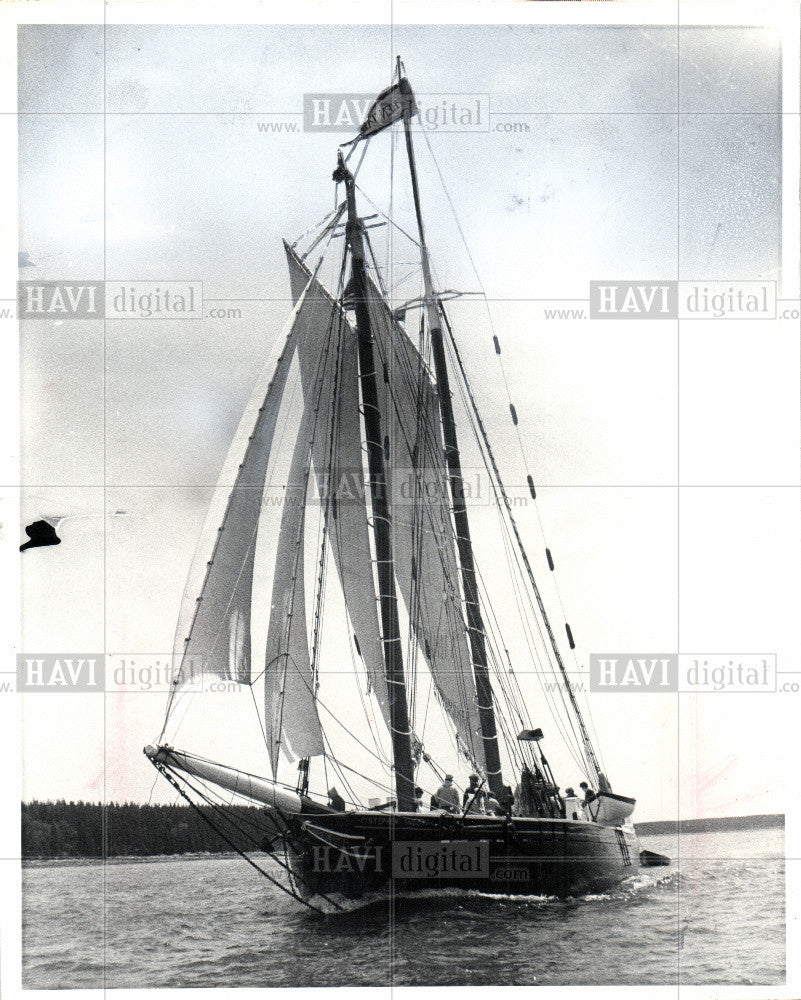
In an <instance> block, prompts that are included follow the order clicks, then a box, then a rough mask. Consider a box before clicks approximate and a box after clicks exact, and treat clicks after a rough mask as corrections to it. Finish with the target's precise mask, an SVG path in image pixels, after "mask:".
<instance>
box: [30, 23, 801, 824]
mask: <svg viewBox="0 0 801 1000" xmlns="http://www.w3.org/2000/svg"><path fill="white" fill-rule="evenodd" d="M19 39H20V45H19V110H20V118H19V123H20V126H19V127H20V133H19V150H20V176H19V190H20V250H22V251H25V252H27V253H28V254H29V255H30V258H31V260H32V261H34V263H35V264H36V271H35V277H37V278H41V279H43V280H57V279H58V280H61V279H64V280H80V279H89V278H100V277H102V276H103V275H104V274H105V276H106V277H107V278H109V279H113V280H115V281H116V280H119V281H120V282H124V281H127V280H132V279H139V280H153V281H166V280H179V279H182V280H196V281H202V282H203V291H204V297H205V299H206V302H207V305H209V304H210V302H211V300H213V299H215V298H216V299H221V300H229V301H227V303H226V304H228V305H235V306H237V307H239V308H241V311H242V315H241V317H240V318H237V319H229V320H220V319H213V318H211V317H210V316H208V315H207V316H206V317H205V318H204V319H202V320H163V319H160V320H154V321H150V322H147V321H134V320H109V321H108V322H107V323H106V324H105V325H104V324H102V323H100V322H98V321H92V320H83V321H82V320H63V321H57V322H52V323H51V322H49V321H46V322H45V321H32V320H29V321H24V322H23V323H22V324H21V347H20V355H21V367H22V373H21V400H22V452H23V454H22V483H23V494H22V514H23V524H25V523H28V522H29V521H30V520H32V519H34V518H37V517H41V516H43V515H48V514H61V515H64V514H82V515H93V516H85V517H80V518H76V519H75V520H72V521H69V522H66V523H65V524H64V525H63V544H62V545H61V546H59V547H57V548H54V549H38V550H32V551H30V552H27V553H25V554H24V560H23V595H22V600H23V621H22V649H23V650H24V651H30V652H32V651H36V652H66V651H76V650H83V651H89V650H94V651H99V650H103V649H104V648H105V649H106V650H107V651H108V652H109V653H115V654H119V655H124V656H131V657H137V658H139V659H138V662H142V660H141V658H144V659H145V660H148V661H149V662H152V661H154V660H155V658H157V657H161V658H162V659H163V658H164V657H166V655H167V654H168V653H169V651H170V650H171V648H172V641H173V632H174V628H175V620H176V617H177V613H178V607H179V603H180V599H181V594H182V590H183V585H184V581H185V578H186V573H187V570H188V567H189V562H190V560H191V557H192V553H193V550H194V546H195V544H196V541H197V536H198V534H199V531H200V527H201V525H202V522H203V518H204V515H205V509H206V507H207V505H208V502H209V499H210V496H211V491H212V489H213V487H214V484H215V483H216V481H217V477H218V474H219V470H220V468H221V466H222V462H223V459H224V456H225V453H226V450H227V447H228V444H229V443H230V440H231V438H232V436H233V433H234V431H235V429H236V426H237V423H238V420H239V416H240V414H241V411H242V409H243V407H244V404H245V402H246V400H247V398H248V396H249V393H250V390H251V388H252V385H253V381H254V378H255V376H256V373H257V372H258V371H259V370H260V368H261V366H262V364H263V363H264V360H265V359H266V357H267V356H268V354H269V352H270V349H271V347H272V343H273V341H274V339H275V338H276V336H277V335H278V333H279V331H280V329H281V327H282V326H283V323H284V321H285V319H286V316H287V314H288V312H289V308H290V302H289V286H288V277H287V273H286V266H285V262H284V259H283V249H282V245H281V239H282V237H285V236H286V237H288V238H290V239H294V238H296V237H297V236H299V235H300V234H301V233H303V232H304V231H305V230H306V229H308V228H309V226H311V225H312V224H313V223H314V222H316V221H317V220H318V219H320V218H321V217H322V216H323V215H324V214H325V213H326V212H328V211H329V210H330V209H331V207H332V198H333V191H332V184H331V181H330V175H331V170H332V168H333V166H334V163H335V153H336V146H337V143H339V142H341V141H343V140H344V139H345V138H347V136H339V135H336V134H330V133H311V132H304V131H302V130H301V128H302V126H301V123H302V115H301V110H302V105H303V94H304V93H307V92H309V93H315V92H321V91H326V92H327V91H329V90H332V89H336V90H337V91H343V92H344V91H348V92H356V93H365V94H368V93H377V92H378V91H379V90H380V89H382V88H383V87H384V86H386V84H387V83H388V82H389V78H390V75H391V72H392V66H393V61H394V54H395V53H396V52H400V53H401V54H402V56H403V59H404V62H405V65H406V68H407V72H408V75H409V77H410V80H411V82H412V85H413V86H414V87H415V89H416V90H417V91H418V93H420V94H424V95H434V96H437V95H445V94H449V95H453V94H458V95H487V96H488V101H489V108H490V110H491V117H490V118H489V121H490V123H491V128H490V130H488V131H480V132H478V131H476V132H472V131H471V132H458V133H453V132H446V131H444V130H440V131H437V132H435V133H430V134H429V135H428V137H427V138H428V140H429V141H430V144H431V148H432V149H433V151H434V155H435V157H436V164H437V165H438V167H437V166H435V164H434V162H433V161H432V159H431V156H430V153H429V149H428V144H427V143H426V141H425V138H424V137H422V136H420V137H418V140H417V149H418V157H419V161H420V179H421V188H422V192H423V200H424V208H425V214H426V226H427V235H428V238H429V243H430V249H431V253H432V258H433V261H434V264H435V268H436V273H437V278H438V282H439V284H440V287H442V288H457V289H460V290H463V291H476V290H478V289H479V288H483V289H484V290H485V292H486V295H487V299H488V301H489V306H490V309H489V312H488V311H487V308H486V305H485V304H484V302H483V301H481V300H478V299H463V300H461V301H459V302H458V303H456V304H454V306H453V308H452V316H453V319H454V322H455V324H456V327H457V336H458V338H459V343H460V346H461V347H462V351H463V354H464V357H465V363H466V366H467V370H468V375H469V376H470V378H471V381H472V384H473V388H474V390H475V392H476V397H477V401H478V405H479V407H480V409H481V411H482V413H483V414H484V417H485V419H486V422H487V425H488V429H489V432H490V435H491V437H492V439H493V441H494V443H495V446H496V450H497V454H498V457H499V460H500V463H501V466H502V471H503V474H504V477H505V479H506V481H507V482H508V483H509V484H510V485H511V486H512V488H513V492H514V491H515V490H516V492H517V494H519V495H522V494H523V493H524V491H523V490H521V489H519V487H520V486H521V484H525V477H526V475H527V474H529V473H530V474H531V475H532V477H533V479H534V481H535V482H536V483H537V486H538V507H537V511H538V514H539V519H538V517H537V513H535V511H534V509H533V505H527V506H525V507H521V513H519V516H518V521H519V522H520V525H521V531H522V533H523V535H524V538H525V540H526V542H527V544H528V545H529V547H530V549H531V552H532V554H533V559H534V562H535V573H537V575H538V577H542V578H543V580H544V584H543V586H544V589H545V591H546V595H545V596H546V599H547V600H548V601H549V602H550V605H549V607H551V608H557V609H558V607H559V606H558V602H557V595H556V594H555V592H554V591H553V579H552V577H551V575H550V574H549V573H548V571H547V569H546V568H545V561H544V548H545V544H547V545H548V546H549V547H550V549H551V550H552V552H553V553H554V555H555V558H556V561H557V571H558V572H557V577H558V584H559V592H560V594H561V599H562V601H563V603H564V605H565V608H566V610H567V615H568V620H569V621H570V622H571V625H572V627H573V630H574V633H575V635H576V638H577V644H578V650H577V653H578V656H579V662H580V664H582V665H583V666H585V667H586V665H587V662H588V658H589V655H590V653H597V652H606V651H610V650H619V651H623V650H628V651H632V652H634V651H639V652H643V651H653V652H654V653H657V652H670V651H675V650H679V651H682V652H715V651H719V652H724V651H728V652H737V651H740V652H743V653H746V652H748V653H751V652H755V651H764V652H768V653H776V654H777V657H778V662H779V664H780V666H782V665H784V666H785V668H786V669H794V668H795V669H797V664H798V662H799V660H798V651H799V647H800V646H801V643H800V642H799V638H800V637H799V622H798V616H797V607H798V603H799V596H801V579H800V577H799V566H801V560H799V559H798V555H799V552H798V546H799V530H798V529H799V523H798V522H799V516H798V510H797V502H796V489H797V486H798V475H799V472H798V462H797V455H798V447H799V440H798V411H799V386H798V380H797V371H798V340H797V336H793V335H790V334H789V333H788V327H787V326H786V325H783V324H781V323H778V322H773V321H761V322H760V321H751V322H720V323H715V322H711V321H699V322H695V323H693V322H682V323H681V324H680V326H678V325H677V324H675V323H672V322H664V321H663V322H653V321H644V322H637V321H631V320H627V321H624V322H619V323H614V322H605V323H601V322H589V321H580V320H579V321H576V320H573V321H571V320H558V319H551V320H549V319H547V317H546V315H545V312H544V310H545V308H547V307H549V306H552V305H556V306H568V305H578V306H580V305H581V303H580V302H576V303H569V302H547V301H543V300H546V299H584V298H586V296H587V294H588V293H587V289H588V285H589V281H590V280H594V279H601V278H604V279H606V278H636V279H651V278H653V279H662V280H667V279H673V278H676V277H679V278H682V279H686V280H691V279H692V280H699V281H713V280H724V281H730V280H758V279H767V280H774V281H779V282H780V283H781V285H780V287H781V289H782V290H781V291H780V293H779V294H780V295H785V296H787V297H791V296H797V295H798V278H797V273H796V271H795V267H794V266H793V267H787V266H786V264H787V262H783V261H782V259H781V251H780V248H781V195H782V163H781V150H782V145H781V139H782V131H781V128H782V127H781V118H780V116H779V115H778V114H777V111H778V110H779V108H780V99H781V94H780V68H781V63H780V44H779V40H778V38H777V37H776V35H775V34H774V33H773V32H772V31H771V30H768V29H707V28H687V29H682V34H681V44H680V47H679V50H678V58H677V38H676V30H675V29H671V28H658V27H633V28H614V27H596V28H578V27H549V26H540V27H531V28H528V27H520V26H517V27H507V26H490V27H487V26H480V27H479V26H450V27H443V26H436V27H413V26H411V27H404V26H395V27H394V29H393V34H392V36H390V32H389V30H388V29H386V28H381V27H378V26H375V27H358V26H357V27H341V26H334V27H331V26H327V27H325V28H321V27H316V26H281V27H275V26H274V27H269V26H268V27H264V26H252V27H225V28H221V27H177V28H176V27H152V26H144V27H132V26H122V27H119V26H117V27H109V28H108V29H107V35H106V40H105V47H104V43H103V33H102V29H100V28H98V27H93V26H83V27H82V26H74V27H64V26H25V27H24V28H22V29H21V30H20V36H19ZM104 59H105V73H104ZM104 79H105V93H104ZM104 107H105V111H106V113H105V117H104V115H103V109H104ZM677 112H678V113H677ZM259 123H262V124H263V123H272V124H278V123H284V124H285V125H287V126H291V125H292V124H293V123H295V127H296V129H298V130H297V131H296V130H293V129H291V128H287V129H285V130H282V131H265V130H264V129H263V128H262V129H260V128H259ZM504 123H511V124H512V125H513V126H514V127H515V128H516V130H515V131H499V130H498V126H499V125H503V124H504ZM523 126H525V128H523ZM398 149H400V147H398ZM391 150H392V140H391V137H390V136H389V135H382V136H379V137H378V138H377V139H376V140H375V143H374V144H373V146H371V149H370V153H369V154H368V159H367V160H366V161H365V166H364V168H363V173H362V174H361V175H360V182H361V184H362V186H363V187H364V189H365V190H366V191H368V192H369V193H371V196H373V197H375V199H376V200H378V201H382V199H383V203H384V205H386V195H387V190H388V182H387V178H388V176H389V166H390V162H391V159H390V158H391ZM440 171H441V175H442V179H443V180H444V183H445V187H446V189H447V192H448V195H449V197H450V199H451V200H452V202H453V205H455V206H456V212H457V215H458V223H457V220H456V219H455V218H454V215H453V213H452V211H451V207H450V204H449V201H448V197H447V196H446V195H445V194H444V192H443V188H442V186H441V183H440V174H439V172H440ZM406 193H407V191H406V187H405V184H404V182H403V181H402V180H401V179H399V180H398V184H397V190H396V194H397V199H398V204H393V207H394V209H395V210H396V212H397V213H398V218H399V219H401V220H402V222H404V224H406V226H407V228H408V227H409V226H411V225H412V216H411V214H410V210H409V206H408V204H406V205H404V204H402V202H403V200H404V198H405V195H406ZM462 235H463V236H464V241H463V240H462ZM783 264H784V265H785V266H784V268H783ZM31 271H32V269H26V272H25V273H24V274H21V277H23V278H25V279H28V280H30V278H31ZM254 300H258V301H254ZM493 334H495V335H497V336H498V337H499V339H500V341H501V342H502V346H503V354H502V356H501V360H502V362H503V365H504V369H503V372H501V369H500V368H499V365H498V358H497V356H496V354H495V352H494V349H493V344H492V336H493ZM504 376H505V379H506V384H505V383H504ZM507 385H508V389H507ZM509 400H512V401H513V402H514V403H515V406H516V408H517V410H518V413H519V414H520V418H521V436H520V439H519V440H518V438H517V437H516V436H515V435H513V434H512V433H511V431H512V428H511V425H510V421H509V416H508V402H509ZM104 509H105V510H106V512H108V513H112V512H114V511H116V510H124V511H126V512H127V515H126V516H124V517H114V518H108V519H107V520H106V521H105V531H104V521H103V516H102V512H103V510H104ZM486 516H487V514H486V512H484V511H476V513H475V518H476V523H477V528H476V532H475V533H476V535H477V536H478V541H477V551H478V557H479V560H480V561H481V565H483V566H484V567H486V569H487V573H488V575H489V577H490V578H493V573H494V568H493V567H494V563H495V562H496V561H497V560H496V555H497V554H496V553H495V552H493V550H492V546H491V545H489V544H486V542H485V544H484V548H483V551H482V539H485V540H486V539H489V538H490V537H491V535H490V533H489V532H488V531H487V532H485V531H484V521H483V520H482V518H485V517H486ZM540 520H541V522H542V525H543V526H544V530H545V540H546V541H545V543H544V542H543V537H542V535H541V534H540V528H539V523H540ZM494 582H495V585H496V586H497V588H498V589H497V593H498V600H499V603H501V604H502V603H504V601H507V602H508V601H509V600H510V596H509V594H508V593H504V591H503V586H504V584H503V582H502V580H501V579H500V578H499V579H498V580H497V581H494ZM560 615H561V611H558V613H557V614H556V615H555V621H556V623H557V625H558V627H559V628H561V622H560ZM522 672H523V673H525V669H524V668H523V670H522ZM531 697H532V714H533V715H535V716H536V715H537V711H538V706H537V703H536V691H535V690H534V689H532V694H531ZM796 697H797V696H796ZM233 700H234V699H230V701H231V703H232V704H233ZM165 701H166V699H165V696H164V694H163V692H153V691H136V692H131V691H128V692H126V693H125V694H124V695H123V694H115V695H108V696H107V697H106V698H105V699H104V698H101V697H100V696H92V695H87V696H82V695H79V694H70V695H69V697H66V696H63V695H62V696H59V695H42V694H30V695H27V696H25V697H24V699H23V702H24V705H23V711H24V748H23V754H24V760H23V764H24V775H23V779H24V786H23V791H24V796H25V798H61V797H64V798H68V799H71V798H76V799H77V798H85V799H98V798H101V797H102V796H106V797H107V798H108V799H110V800H123V799H125V800H138V801H144V800H147V799H148V797H150V796H151V795H152V796H153V799H154V800H156V801H163V800H169V795H168V794H167V791H166V790H165V789H164V788H160V787H157V788H155V789H154V788H153V782H154V778H155V773H154V772H153V770H152V768H151V767H150V766H149V765H148V764H147V762H146V761H145V759H144V758H143V757H142V755H141V747H142V746H143V745H144V744H145V743H147V742H150V741H152V740H153V739H154V738H155V737H157V736H158V733H159V731H160V729H161V723H162V720H163V715H164V708H165ZM239 702H240V704H238V705H237V707H236V709H234V708H229V707H228V705H226V708H225V711H226V713H227V712H229V711H230V712H234V711H236V712H237V713H238V712H239V710H240V708H247V705H245V706H242V705H241V699H239ZM592 712H593V718H594V722H595V727H596V729H597V731H598V733H599V736H600V742H601V746H602V748H603V752H604V757H605V761H606V765H607V768H608V771H609V773H610V775H611V776H612V777H613V781H614V782H615V787H616V788H617V789H619V790H620V791H622V792H624V794H632V795H636V797H637V798H638V800H639V805H638V810H637V816H638V817H639V818H640V819H643V820H644V819H659V818H669V817H672V816H675V815H677V812H678V811H681V813H682V815H731V814H738V813H751V812H769V811H780V810H781V809H782V808H783V801H784V782H785V774H784V770H783V768H784V767H785V766H786V765H785V763H784V761H783V756H784V749H783V730H784V726H785V724H786V725H790V724H791V720H792V718H793V717H794V715H793V703H792V697H791V696H781V695H778V694H762V695H743V694H733V693H731V694H725V695H714V694H708V695H682V696H681V698H676V697H675V696H667V695H653V694H639V695H638V694H626V695H621V696H613V695H609V694H602V695H601V694H599V695H598V696H597V697H596V698H594V699H593V700H592ZM237 718H238V716H237ZM535 721H536V720H535ZM238 726H239V722H238V721H237V723H236V724H231V725H229V724H228V720H227V718H226V720H225V725H220V726H219V729H218V731H217V732H216V733H215V734H214V736H215V740H216V741H217V742H218V743H219V744H220V749H221V751H222V752H227V756H226V757H225V758H224V759H225V760H226V762H228V763H239V760H238V759H237V760H234V759H232V757H233V756H235V755H236V752H237V751H236V747H231V745H230V741H231V738H232V737H231V734H232V731H234V730H236V729H237V727H238ZM745 733H747V735H746V736H744V734H745ZM251 735H252V734H251ZM256 735H257V734H256ZM188 749H197V750H199V751H200V752H204V753H205V752H206V748H205V747H199V746H192V747H188ZM209 755H211V753H209ZM244 763H245V761H244V760H243V764H244ZM567 767H568V765H567V764H565V767H564V775H565V776H564V777H563V779H562V780H561V783H562V784H563V785H564V784H570V783H571V781H572V782H575V781H577V780H578V776H577V775H571V774H570V773H569V772H568V771H567ZM265 768H266V761H264V763H263V765H262V767H261V770H262V771H264V769H265Z"/></svg>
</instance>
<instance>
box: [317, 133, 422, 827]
mask: <svg viewBox="0 0 801 1000" xmlns="http://www.w3.org/2000/svg"><path fill="white" fill-rule="evenodd" d="M334 180H335V181H337V182H339V181H344V183H345V193H346V197H347V206H348V221H347V224H346V226H345V235H346V238H347V242H348V246H349V247H350V255H351V276H350V292H351V293H352V298H353V302H354V308H355V311H356V330H357V340H358V348H359V377H360V381H361V388H362V404H363V410H364V431H365V438H366V445H367V465H368V471H369V477H370V498H371V503H372V511H373V532H374V537H375V554H376V564H377V576H378V599H379V606H380V610H381V630H382V634H383V648H384V670H385V673H386V678H387V694H388V700H389V718H390V731H391V736H392V757H393V761H394V765H395V790H396V795H397V800H398V809H399V810H400V811H401V812H414V809H415V797H414V764H413V762H412V743H411V726H410V724H409V706H408V703H407V700H406V679H405V677H404V673H403V648H402V646H401V636H400V625H399V622H398V598H397V594H396V592H395V572H394V563H393V556H392V523H391V521H390V512H389V502H388V497H387V477H386V472H385V468H384V447H383V444H382V442H383V435H382V432H381V414H380V410H379V408H378V388H377V384H376V369H375V357H374V351H373V335H372V331H371V328H370V311H369V309H368V306H367V295H368V290H367V279H366V273H365V256H364V237H363V230H362V222H361V220H360V219H359V217H358V215H357V213H356V195H355V186H356V185H355V181H354V179H353V175H352V174H351V172H350V171H349V170H348V168H347V167H346V166H345V161H344V160H343V158H342V153H341V152H340V154H339V165H338V167H337V169H336V171H335V172H334Z"/></svg>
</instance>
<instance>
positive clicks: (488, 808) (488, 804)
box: [484, 791, 504, 816]
mask: <svg viewBox="0 0 801 1000" xmlns="http://www.w3.org/2000/svg"><path fill="white" fill-rule="evenodd" d="M484 812H485V813H486V814H487V815H488V816H503V812H504V811H503V808H502V807H501V804H500V802H498V800H497V799H496V798H495V796H494V795H493V794H492V792H489V791H488V792H486V793H485V795H484Z"/></svg>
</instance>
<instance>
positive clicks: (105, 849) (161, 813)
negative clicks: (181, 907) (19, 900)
mask: <svg viewBox="0 0 801 1000" xmlns="http://www.w3.org/2000/svg"><path fill="white" fill-rule="evenodd" d="M201 811H202V812H203V813H204V815H205V816H207V817H208V818H210V819H211V820H212V822H214V824H215V826H217V827H218V828H219V829H221V830H223V831H224V833H225V835H226V836H227V837H228V838H229V839H231V840H233V841H234V842H235V843H236V844H237V846H238V847H240V848H241V849H246V850H252V849H253V847H254V844H253V840H252V839H250V835H252V836H255V837H256V839H257V840H258V834H257V827H256V825H255V824H257V823H258V819H259V814H260V812H261V810H260V809H258V808H257V807H255V806H253V807H235V808H230V809H228V810H226V814H227V815H229V816H232V817H233V816H234V815H235V816H236V819H237V821H238V824H239V826H240V827H241V828H243V829H244V830H246V831H247V833H246V834H242V833H240V834H237V831H236V829H235V828H234V827H233V826H232V824H230V823H228V822H226V821H225V820H221V818H220V815H219V814H215V813H214V811H213V810H212V809H211V808H210V807H208V806H205V807H204V806H201ZM230 850H231V846H230V845H229V844H227V843H226V842H225V840H223V838H222V837H220V836H219V834H217V833H216V832H215V831H214V830H213V829H212V827H211V826H209V824H208V823H207V822H206V820H205V819H204V818H203V816H200V815H198V813H197V812H196V811H195V810H194V809H193V808H192V807H191V806H188V805H138V804H136V803H118V802H112V803H109V804H107V805H101V804H100V803H96V802H66V801H64V800H61V801H58V802H36V801H34V802H23V803H22V857H23V858H103V857H118V856H121V855H132V854H133V855H151V854H186V853H190V852H196V851H197V852H201V851H204V852H209V853H222V852H225V851H230Z"/></svg>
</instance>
